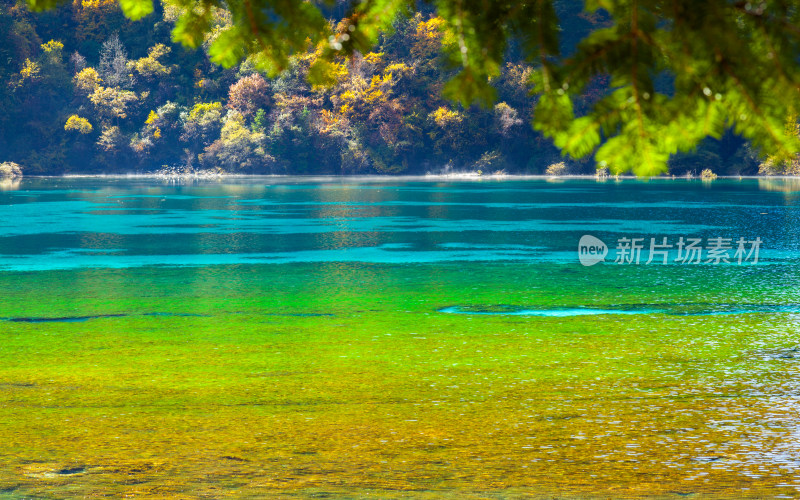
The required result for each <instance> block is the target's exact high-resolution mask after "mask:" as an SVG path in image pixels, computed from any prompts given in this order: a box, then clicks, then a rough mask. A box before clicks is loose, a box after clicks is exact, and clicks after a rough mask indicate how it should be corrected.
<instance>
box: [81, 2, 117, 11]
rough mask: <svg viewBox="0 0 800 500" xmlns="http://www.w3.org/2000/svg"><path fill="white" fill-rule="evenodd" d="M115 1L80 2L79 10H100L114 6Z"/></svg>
mask: <svg viewBox="0 0 800 500" xmlns="http://www.w3.org/2000/svg"><path fill="white" fill-rule="evenodd" d="M116 3H117V0H81V2H80V4H81V8H83V9H93V10H94V9H102V8H103V7H107V6H109V5H115V4H116Z"/></svg>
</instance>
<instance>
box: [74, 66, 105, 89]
mask: <svg viewBox="0 0 800 500" xmlns="http://www.w3.org/2000/svg"><path fill="white" fill-rule="evenodd" d="M102 81H103V80H102V79H101V78H100V75H99V74H98V73H97V71H96V70H95V69H94V68H83V69H82V70H81V71H80V72H79V73H78V74H77V75H75V87H76V88H77V89H79V90H81V91H83V92H84V93H86V94H90V93H92V92H94V91H95V89H96V88H97V87H98V86H99V85H100V83H101V82H102Z"/></svg>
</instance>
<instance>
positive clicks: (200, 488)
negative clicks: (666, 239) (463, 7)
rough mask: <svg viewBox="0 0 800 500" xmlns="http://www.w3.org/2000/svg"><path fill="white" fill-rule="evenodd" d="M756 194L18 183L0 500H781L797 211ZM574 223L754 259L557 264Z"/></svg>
mask: <svg viewBox="0 0 800 500" xmlns="http://www.w3.org/2000/svg"><path fill="white" fill-rule="evenodd" d="M770 181H772V180H770ZM772 185H773V184H769V186H772ZM766 186H767V185H766V184H764V182H759V181H755V180H743V181H727V180H718V181H715V182H713V183H710V184H708V185H706V186H703V185H702V183H700V182H699V181H698V182H689V181H677V182H663V181H658V180H655V181H652V182H649V183H639V182H635V181H628V180H621V181H619V182H606V183H596V182H595V181H594V180H587V181H573V180H570V181H565V182H561V183H557V184H552V183H547V182H544V181H541V180H537V181H525V182H522V181H513V180H509V181H504V182H494V181H491V182H477V181H475V182H456V183H445V182H423V181H421V180H415V181H405V180H398V179H391V180H388V181H386V180H384V181H381V182H374V181H364V182H361V183H347V182H342V181H340V180H336V181H332V180H330V179H328V180H325V179H317V180H308V179H305V180H303V179H266V178H263V179H249V180H245V179H242V180H241V181H233V182H229V181H223V182H222V183H194V184H191V185H156V184H153V183H152V182H150V181H145V180H130V181H124V180H119V179H106V180H99V179H90V180H79V179H69V180H63V179H62V180H30V179H26V180H23V181H22V183H21V184H20V186H18V188H17V190H16V191H3V192H0V216H2V217H0V269H1V270H0V290H3V300H2V301H0V336H2V340H3V349H1V350H0V424H2V425H0V442H2V443H3V446H2V450H0V496H2V495H11V496H12V497H19V498H32V497H59V498H73V497H89V496H107V497H111V498H121V497H125V496H138V497H145V498H170V497H173V498H219V497H225V496H228V497H237V498H238V497H251V498H275V497H279V496H286V497H302V498H308V497H329V498H353V497H358V498H361V497H369V496H371V497H376V498H458V499H461V498H486V497H491V498H530V497H531V496H533V497H535V498H537V497H542V498H549V497H559V498H593V497H598V498H607V497H611V498H642V497H653V498H678V497H689V498H772V497H780V496H785V497H787V498H793V497H796V496H797V495H798V494H800V478H799V477H798V473H797V471H798V470H799V468H798V466H800V440H798V438H799V437H800V436H798V431H797V429H798V427H799V426H798V422H800V415H798V414H797V408H798V406H797V405H798V396H797V395H798V394H800V376H799V375H800V365H798V363H800V354H798V353H800V343H799V342H798V339H797V332H798V331H800V306H798V304H800V276H798V260H797V257H798V253H797V252H798V250H800V241H799V240H798V239H797V234H800V232H798V229H800V227H798V225H799V224H800V218H799V217H798V207H797V200H796V199H795V198H794V197H793V194H792V193H790V192H788V191H786V190H779V191H772V190H770V189H768V188H766ZM587 233H588V234H595V235H598V237H601V238H603V239H604V240H605V241H614V240H615V239H616V238H619V237H622V236H636V237H651V236H652V237H658V236H667V235H675V236H680V235H683V236H695V237H702V238H709V237H717V236H722V237H739V236H743V237H747V238H754V237H761V238H762V240H764V242H765V243H764V248H763V252H764V253H763V255H762V259H760V260H759V263H758V264H757V265H750V266H713V265H702V266H680V265H664V266H644V265H642V266H633V265H630V266H617V265H613V264H599V265H596V266H593V267H583V266H581V265H580V264H579V263H578V259H577V252H576V246H577V241H578V239H579V238H580V236H582V235H583V234H587Z"/></svg>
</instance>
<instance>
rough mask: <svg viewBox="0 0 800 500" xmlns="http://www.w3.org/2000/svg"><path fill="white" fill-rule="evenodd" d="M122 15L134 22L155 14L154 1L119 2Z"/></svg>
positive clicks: (123, 0)
mask: <svg viewBox="0 0 800 500" xmlns="http://www.w3.org/2000/svg"><path fill="white" fill-rule="evenodd" d="M119 6H120V7H122V13H123V14H125V17H127V18H129V19H131V20H132V21H138V20H139V19H141V18H143V17H145V16H148V15H150V14H152V13H153V0H119Z"/></svg>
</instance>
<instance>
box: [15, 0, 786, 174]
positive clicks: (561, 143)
mask: <svg viewBox="0 0 800 500" xmlns="http://www.w3.org/2000/svg"><path fill="white" fill-rule="evenodd" d="M36 1H38V0H36ZM116 1H118V0H82V1H81V2H79V3H75V4H74V8H73V10H72V11H69V12H68V11H67V10H64V11H63V12H62V11H61V10H58V11H56V12H54V13H53V14H52V15H48V17H47V18H45V17H37V16H31V15H30V14H29V13H27V12H25V10H24V9H20V8H14V9H8V10H3V11H0V42H2V44H0V56H2V57H3V58H4V59H5V60H7V61H9V63H8V64H7V65H6V67H2V68H0V70H2V71H0V75H2V76H3V77H4V78H6V79H7V81H8V82H9V85H6V86H0V99H2V101H3V103H4V107H3V111H2V112H0V127H2V130H7V131H11V133H8V134H4V138H3V141H0V146H8V147H9V148H10V150H11V151H12V152H13V154H12V156H13V157H15V158H20V160H21V161H23V162H24V163H25V164H26V165H28V166H34V165H35V168H36V169H39V170H36V171H37V172H38V171H42V170H46V169H47V168H51V169H57V168H59V167H57V166H56V165H57V164H58V165H61V164H62V163H63V162H66V163H68V164H70V165H71V168H86V165H87V164H88V163H92V164H93V168H97V169H103V168H110V167H111V166H114V167H115V168H120V169H150V168H152V167H153V165H154V164H155V165H156V166H161V165H162V164H164V163H169V162H175V161H179V160H178V158H183V159H182V160H180V161H181V162H183V164H186V165H199V164H202V165H207V166H208V165H210V162H213V161H217V162H219V163H221V164H222V163H224V164H226V165H229V166H228V167H227V168H228V169H232V170H236V168H235V166H234V161H238V160H235V159H237V158H245V159H246V160H243V161H245V162H246V165H248V166H246V167H245V170H247V171H257V170H258V169H266V170H269V171H276V172H277V171H283V172H307V173H312V172H320V173H321V172H325V173H337V172H347V173H359V172H392V173H397V172H414V173H423V172H425V171H437V170H439V169H442V168H445V165H450V164H452V166H453V168H464V169H469V168H473V167H474V168H478V167H475V166H476V165H479V166H480V168H481V169H482V170H486V171H487V172H488V171H493V170H496V169H499V168H508V169H509V170H511V171H525V172H529V173H543V172H544V167H545V166H546V165H548V164H552V163H557V162H558V161H559V158H558V150H557V149H556V147H557V148H558V149H560V150H561V152H562V153H563V154H566V155H569V156H571V157H572V159H573V160H571V161H569V162H565V164H568V166H569V169H570V171H573V172H584V173H588V172H594V171H595V168H594V167H595V166H593V165H591V164H590V161H591V160H590V159H591V157H594V160H595V162H596V164H597V165H596V166H597V167H600V168H607V169H608V170H609V171H610V172H613V173H620V172H625V171H633V172H635V173H637V174H639V175H655V174H658V173H662V172H664V171H665V169H666V166H667V164H668V162H669V165H671V167H672V168H673V171H682V170H695V171H697V172H699V171H700V170H701V169H702V168H703V166H704V163H703V162H706V164H707V166H709V167H712V168H713V169H714V170H715V171H717V172H720V173H731V172H733V171H736V172H737V173H738V172H741V171H742V170H743V169H747V168H751V169H753V170H754V169H755V168H756V166H757V165H758V162H759V160H758V159H757V158H756V157H757V156H758V155H763V156H764V157H766V158H767V159H766V160H764V161H763V169H762V170H764V171H765V172H769V173H786V172H791V171H793V170H792V168H793V167H792V165H794V164H795V163H796V158H797V156H795V155H794V152H795V151H796V150H797V146H798V139H797V133H796V132H794V131H793V130H794V129H791V130H790V129H789V128H788V127H787V126H786V120H787V117H790V118H789V121H790V122H792V123H793V124H795V125H796V119H794V118H792V117H795V116H796V110H795V109H794V107H796V103H797V102H798V99H797V97H798V95H797V89H798V88H800V84H799V82H800V77H799V76H798V74H800V71H799V70H798V60H800V58H798V57H797V55H798V52H799V51H798V37H797V36H796V33H794V31H793V29H794V28H793V26H796V25H797V21H798V13H797V9H794V8H791V5H790V4H789V3H787V2H782V1H781V0H776V1H775V2H769V3H767V4H764V5H763V6H761V5H757V4H755V3H754V4H752V5H751V6H750V8H749V9H748V8H747V5H740V4H738V3H736V4H731V3H728V2H723V1H722V0H712V1H710V2H706V3H704V4H703V6H702V8H698V6H697V5H696V3H693V2H689V1H688V0H679V1H678V3H675V2H669V3H667V2H664V1H663V0H639V1H636V2H633V1H631V0H619V1H614V2H598V1H587V2H586V3H585V5H584V6H585V12H583V13H582V14H581V15H580V17H579V16H576V13H577V12H578V8H579V7H580V6H581V5H579V4H578V2H575V1H570V2H559V3H556V2H554V1H552V0H530V1H529V0H523V1H522V2H512V3H503V2H499V1H496V0H490V1H488V2H484V1H481V2H478V1H477V0H459V1H457V0H438V1H436V2H434V3H433V5H430V6H427V5H426V6H425V7H423V8H421V9H420V10H421V11H420V12H414V11H413V9H414V5H413V4H412V3H411V2H409V1H407V0H364V1H359V2H356V1H344V2H340V3H338V4H337V6H336V7H333V6H331V5H327V4H322V3H318V2H295V1H293V0H256V1H253V0H233V1H231V2H226V3H225V4H220V3H219V2H215V1H211V0H166V2H164V3H163V4H162V7H163V9H158V10H159V15H161V14H163V21H162V20H161V19H158V20H156V19H154V21H156V23H155V26H151V24H148V23H143V22H138V23H131V22H123V21H122V18H121V14H120V13H119V11H118V10H116V9H115V8H111V7H115V2H116ZM31 5H34V4H33V3H31ZM44 5H45V4H42V3H39V4H38V6H40V7H41V6H44ZM48 5H49V4H48ZM150 5H151V4H149V3H147V2H138V1H133V2H131V3H129V4H127V6H126V5H125V4H124V3H123V5H122V6H123V9H124V10H125V12H126V13H127V15H128V16H129V17H138V16H144V15H147V12H148V9H149V8H150ZM114 12H116V14H114ZM557 12H558V15H557ZM559 15H560V16H561V18H559ZM113 16H116V17H113ZM587 19H588V21H587ZM54 20H55V22H57V24H58V25H59V26H62V25H63V26H65V27H66V29H65V30H64V31H63V35H64V37H63V40H61V41H58V40H51V41H49V42H47V43H44V42H43V40H48V39H49V36H48V37H45V38H41V37H39V35H38V34H37V30H38V31H40V32H41V33H47V34H50V33H51V32H52V29H53V28H52V26H53V25H54V24H53V23H54ZM172 23H174V29H173V30H172V37H173V39H174V40H176V41H179V42H181V43H184V44H185V45H189V46H193V47H202V48H203V50H202V51H196V52H187V51H183V50H171V49H170V45H169V44H170V39H169V36H170V35H169V33H168V31H169V30H167V29H164V28H165V27H168V26H169V25H170V24H172ZM581 23H584V25H585V26H583V27H581ZM6 32H7V35H6ZM101 33H102V34H101ZM587 33H588V34H587ZM109 34H111V36H110V37H109ZM105 38H107V39H106V41H105V42H104V43H102V47H100V46H99V45H100V43H101V42H102V40H103V39H105ZM123 40H124V41H125V44H123ZM745 41H746V43H745ZM576 42H577V43H576ZM126 45H127V47H128V48H130V53H131V54H135V56H136V57H138V59H137V58H136V57H134V58H132V59H130V60H129V59H128V51H127V49H126ZM64 47H68V48H69V52H70V53H69V54H65V53H64V52H63V51H64ZM76 49H77V50H78V51H79V52H80V53H78V52H73V51H74V50H76ZM562 49H563V50H564V54H563V55H562V53H561V51H562ZM142 56H144V57H142ZM67 57H68V59H69V61H71V64H69V65H68V63H67V62H66V58H67ZM505 58H509V60H508V61H506V60H505ZM213 62H216V63H218V64H222V65H223V66H225V67H226V68H220V67H218V66H216V65H215V64H213ZM237 65H238V66H237ZM227 68H230V69H227ZM266 76H273V77H275V79H274V80H272V81H268V80H266V79H265V78H264V77H266ZM447 99H449V102H448V100H447ZM475 103H478V104H481V105H482V106H473V104H475ZM495 103H497V104H496V105H495ZM93 111H94V112H95V116H93V115H91V113H92V112H93ZM72 116H75V117H77V118H80V117H82V116H87V117H88V118H89V119H91V120H92V122H93V123H94V124H95V127H96V129H94V130H97V129H99V131H100V132H101V133H100V141H99V142H98V143H97V144H92V143H91V142H90V141H86V140H80V139H79V138H80V137H81V135H80V134H79V133H78V134H76V133H67V131H78V132H80V131H81V130H86V127H80V126H79V122H74V121H73V123H72V124H71V125H70V126H69V127H66V124H65V123H64V121H63V120H64V117H70V119H72ZM236 117H238V118H236ZM77 118H76V120H77ZM792 120H794V121H792ZM68 121H69V120H68ZM526 122H530V123H532V125H533V127H528V126H521V124H523V123H526ZM87 123H88V121H87ZM18 124H21V126H17V125H18ZM89 126H91V124H89ZM17 130H19V132H17ZM65 130H66V131H65ZM730 130H734V131H736V132H737V133H738V134H740V135H742V136H744V137H746V138H749V139H750V140H751V141H752V144H753V146H752V147H751V146H749V145H747V144H744V143H743V142H741V141H740V142H738V143H729V141H728V139H726V137H729V136H730V135H731V133H730V132H729V131H730ZM245 132H246V134H245ZM258 134H263V138H261V136H259V135H258ZM6 136H7V137H8V139H6ZM551 141H552V142H551ZM726 141H728V142H726ZM723 142H725V144H724V145H723V144H722V143H723ZM553 144H555V147H554V146H553ZM59 148H68V151H67V152H66V153H64V152H62V153H61V154H62V155H66V157H67V160H62V159H60V157H58V155H57V154H56V153H58V151H56V150H58V149H59ZM697 149H699V152H695V150H697ZM33 152H37V153H36V154H37V155H38V156H37V160H36V162H31V161H28V157H29V156H31V157H32V156H33V155H34V153H33ZM112 154H113V162H112V161H111V156H109V155H112ZM86 158H90V159H91V160H90V162H87V161H86ZM50 160H52V161H53V163H52V165H49V166H48V165H47V164H46V162H47V161H50ZM731 161H736V162H738V164H737V165H738V166H736V167H731V166H729V165H730V162H731ZM243 165H244V164H243ZM31 168H33V167H31ZM447 168H450V167H447ZM720 169H722V170H720ZM753 170H751V172H752V171H753Z"/></svg>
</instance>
